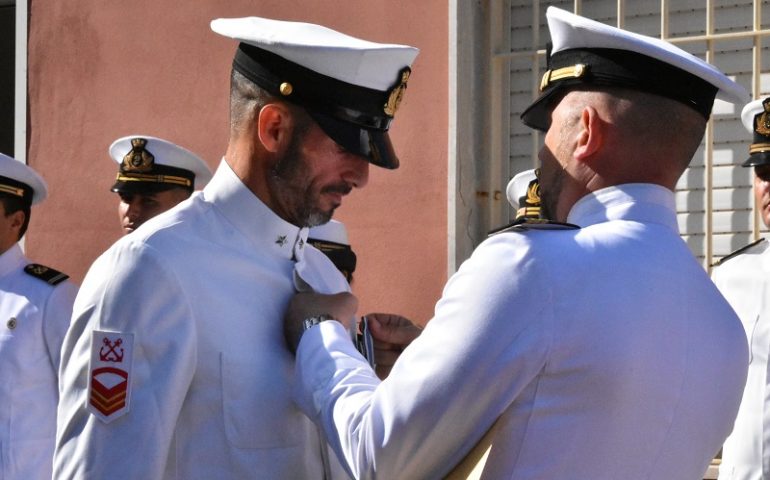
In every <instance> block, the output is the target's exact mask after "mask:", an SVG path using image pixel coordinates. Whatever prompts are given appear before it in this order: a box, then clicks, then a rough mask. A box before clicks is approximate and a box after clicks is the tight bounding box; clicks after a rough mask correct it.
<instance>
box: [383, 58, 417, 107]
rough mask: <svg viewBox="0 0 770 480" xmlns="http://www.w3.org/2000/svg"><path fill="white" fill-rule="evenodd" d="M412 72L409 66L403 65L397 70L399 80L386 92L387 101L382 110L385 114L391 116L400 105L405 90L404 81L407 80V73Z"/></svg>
mask: <svg viewBox="0 0 770 480" xmlns="http://www.w3.org/2000/svg"><path fill="white" fill-rule="evenodd" d="M411 74H412V70H411V69H410V68H409V67H404V68H403V69H402V70H401V72H399V77H400V80H399V82H398V85H396V86H395V87H393V88H391V89H390V93H389V94H388V103H386V104H385V107H384V108H383V110H384V111H385V114H386V115H387V116H389V117H392V116H394V115H395V114H396V111H397V110H398V107H399V105H401V99H402V98H404V92H405V91H406V82H408V81H409V75H411Z"/></svg>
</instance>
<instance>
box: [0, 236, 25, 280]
mask: <svg viewBox="0 0 770 480" xmlns="http://www.w3.org/2000/svg"><path fill="white" fill-rule="evenodd" d="M26 262H27V260H26V258H25V257H24V252H22V251H21V246H20V245H19V244H18V243H16V244H14V245H13V246H12V247H11V248H9V249H8V250H6V251H5V252H3V254H2V255H0V276H3V275H8V274H9V273H10V272H12V271H14V270H17V269H18V268H20V267H22V266H23V265H24V264H26Z"/></svg>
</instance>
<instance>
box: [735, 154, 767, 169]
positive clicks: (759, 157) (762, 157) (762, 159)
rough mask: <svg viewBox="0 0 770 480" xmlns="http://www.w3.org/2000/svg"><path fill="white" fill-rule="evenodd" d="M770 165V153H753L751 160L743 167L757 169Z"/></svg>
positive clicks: (744, 163)
mask: <svg viewBox="0 0 770 480" xmlns="http://www.w3.org/2000/svg"><path fill="white" fill-rule="evenodd" d="M759 165H770V152H759V153H752V154H751V155H750V156H749V159H748V160H746V161H745V162H743V163H742V164H741V166H742V167H756V166H759Z"/></svg>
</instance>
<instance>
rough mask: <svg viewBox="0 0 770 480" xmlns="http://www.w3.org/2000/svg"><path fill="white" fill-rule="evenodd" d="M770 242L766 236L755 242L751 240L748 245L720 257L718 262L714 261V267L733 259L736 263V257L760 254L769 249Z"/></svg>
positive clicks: (733, 262)
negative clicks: (769, 242)
mask: <svg viewBox="0 0 770 480" xmlns="http://www.w3.org/2000/svg"><path fill="white" fill-rule="evenodd" d="M767 247H768V242H767V240H765V239H764V238H760V239H759V240H757V241H755V242H751V243H749V244H748V245H744V246H743V247H741V248H739V249H737V250H735V251H734V252H731V253H729V254H728V255H725V256H724V257H722V258H720V259H719V260H717V261H716V262H714V263H712V264H711V266H712V267H720V266H723V265H725V264H727V263H728V262H730V261H732V263H730V264H731V265H732V264H735V263H736V259H739V258H742V257H743V258H746V257H748V256H751V255H758V254H762V253H764V252H765V250H767Z"/></svg>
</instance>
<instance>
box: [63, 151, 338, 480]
mask: <svg viewBox="0 0 770 480" xmlns="http://www.w3.org/2000/svg"><path fill="white" fill-rule="evenodd" d="M306 237H307V229H306V228H305V229H299V228H297V227H295V226H294V225H291V224H289V223H287V222H285V221H283V220H282V219H280V218H279V217H278V216H277V215H275V214H274V213H273V212H272V211H271V210H270V209H268V208H267V207H266V206H265V205H264V204H263V203H261V202H260V201H259V200H258V199H257V197H255V196H254V195H253V194H252V193H251V191H249V190H248V189H247V188H246V187H245V186H244V184H243V183H242V182H241V181H240V180H239V179H238V177H237V176H236V175H235V173H234V172H233V171H232V169H230V167H229V166H228V165H227V163H226V162H224V161H223V162H222V163H221V165H220V167H219V169H218V170H217V172H216V174H215V176H214V178H213V179H212V180H211V182H209V184H208V185H207V186H206V188H205V189H204V190H203V191H202V192H201V193H199V194H194V195H193V197H192V198H190V199H188V200H187V201H185V202H183V203H182V204H180V205H179V206H177V207H175V208H174V209H172V210H170V211H168V212H165V213H164V214H161V215H159V216H157V217H155V218H153V219H151V220H150V221H148V222H147V223H145V224H144V225H142V227H141V228H139V229H137V230H136V231H134V232H133V233H131V234H130V235H127V236H125V237H123V238H122V239H120V240H119V241H118V242H117V243H116V244H115V245H113V246H112V247H111V248H110V249H109V250H107V251H106V252H105V253H104V254H103V255H102V256H101V257H100V258H98V259H97V261H96V262H95V263H94V264H93V265H92V267H91V269H90V270H89V272H88V274H87V276H86V278H85V280H84V282H83V286H82V288H81V291H80V294H79V295H78V297H77V300H76V301H75V309H74V313H73V321H72V327H71V328H70V330H69V332H68V333H67V337H66V338H65V344H64V347H63V349H62V359H63V361H62V363H63V368H62V370H61V383H62V395H61V402H60V406H59V422H58V431H57V446H56V454H55V457H54V475H55V478H57V479H78V480H81V479H95V480H96V479H98V480H102V479H108V478H109V479H143V480H152V479H159V478H164V479H184V480H194V479H206V480H211V479H217V480H222V479H243V478H266V479H267V478H269V479H301V478H324V476H325V468H326V469H327V470H328V468H330V467H328V465H326V466H325V465H324V464H325V461H326V460H328V458H327V457H330V458H331V460H332V461H336V460H335V459H334V455H333V454H330V453H331V452H330V451H329V450H328V449H327V446H326V444H325V443H322V436H321V432H320V431H319V430H318V429H317V428H316V426H315V425H314V424H313V423H312V422H311V421H310V420H309V419H308V418H307V417H305V416H304V415H303V414H302V412H301V411H300V410H299V409H298V408H297V407H296V406H295V405H294V403H293V402H292V398H291V391H290V385H291V382H290V380H291V379H292V376H293V368H294V358H293V356H292V354H291V353H290V352H289V350H288V349H287V347H286V341H285V339H284V333H283V316H284V310H285V307H286V305H287V303H288V301H289V299H290V298H291V296H292V295H293V294H294V292H295V286H294V278H293V275H294V271H295V267H296V269H297V270H299V271H301V272H302V275H303V278H304V279H305V280H306V281H307V282H308V283H310V284H311V285H312V286H313V287H314V288H315V289H316V290H317V291H320V292H323V293H337V292H340V291H345V290H347V289H348V286H347V282H346V281H345V279H344V278H343V277H342V275H341V274H340V273H339V272H338V271H337V269H336V268H335V267H334V265H333V264H332V263H331V262H330V261H329V260H328V259H327V258H326V256H325V255H324V254H322V253H321V252H319V251H318V250H316V249H314V248H312V247H307V246H305V239H306ZM92 339H94V341H95V345H94V346H92ZM118 340H120V347H119V348H118ZM110 362H111V363H110ZM89 364H90V367H89ZM97 366H98V369H97V368H96V367H97ZM103 368H117V369H118V373H119V374H121V375H123V378H124V379H126V381H125V383H123V385H127V387H125V388H124V389H123V391H124V392H125V394H126V395H125V398H126V401H125V402H124V403H123V402H119V403H115V402H116V401H117V400H120V398H119V397H112V396H111V397H109V398H110V400H109V403H107V405H108V406H110V407H112V408H113V409H116V410H115V411H113V410H110V409H108V408H107V407H103V408H102V410H99V409H98V408H96V407H95V405H97V404H98V400H99V399H102V400H104V398H103V396H102V397H100V396H99V395H104V393H105V392H107V394H108V395H111V393H112V392H114V390H112V389H114V388H118V387H119V386H120V383H105V382H108V381H109V375H106V374H102V373H99V371H102V370H99V369H103ZM114 371H116V370H113V372H114ZM121 372H122V373H121ZM97 380H98V381H99V383H98V388H97V387H96V386H95V385H96V381H97ZM331 468H335V467H333V466H332V467H331ZM336 468H337V469H338V470H337V471H338V472H340V473H343V474H344V470H342V469H341V467H340V466H339V463H337V464H336ZM326 475H327V476H328V472H326Z"/></svg>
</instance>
